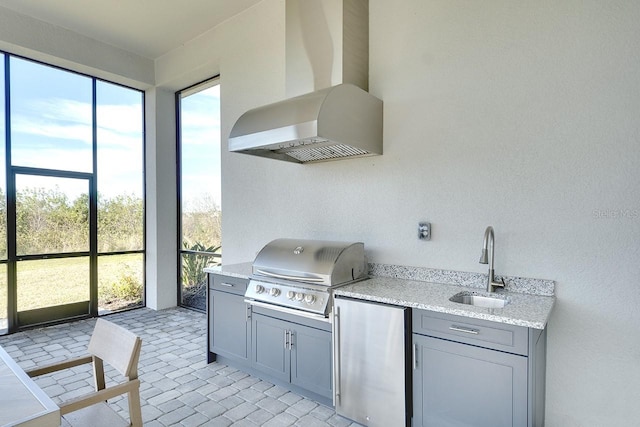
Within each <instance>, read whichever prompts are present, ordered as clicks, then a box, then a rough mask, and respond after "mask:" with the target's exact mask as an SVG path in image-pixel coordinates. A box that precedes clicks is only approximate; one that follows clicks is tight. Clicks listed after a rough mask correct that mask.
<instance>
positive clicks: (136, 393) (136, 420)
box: [128, 387, 142, 427]
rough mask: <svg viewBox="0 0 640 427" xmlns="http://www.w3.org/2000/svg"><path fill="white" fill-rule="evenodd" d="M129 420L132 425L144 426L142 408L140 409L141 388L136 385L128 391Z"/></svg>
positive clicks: (133, 426)
mask: <svg viewBox="0 0 640 427" xmlns="http://www.w3.org/2000/svg"><path fill="white" fill-rule="evenodd" d="M128 397H129V420H130V421H131V425H132V427H142V410H141V409H140V389H139V388H138V387H136V388H135V389H133V390H131V391H130V392H129V393H128Z"/></svg>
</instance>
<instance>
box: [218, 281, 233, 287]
mask: <svg viewBox="0 0 640 427" xmlns="http://www.w3.org/2000/svg"><path fill="white" fill-rule="evenodd" d="M220 286H226V287H227V288H233V285H232V284H231V283H224V282H220Z"/></svg>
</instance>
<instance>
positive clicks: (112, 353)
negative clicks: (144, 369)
mask: <svg viewBox="0 0 640 427" xmlns="http://www.w3.org/2000/svg"><path fill="white" fill-rule="evenodd" d="M141 346H142V339H141V338H140V337H138V336H137V335H136V334H134V333H133V332H130V331H128V330H126V329H125V328H123V327H122V326H118V325H116V324H115V323H111V322H109V321H107V320H104V319H98V320H97V321H96V327H95V329H94V330H93V335H91V340H90V341H89V354H91V355H92V356H95V357H98V358H100V359H102V360H104V361H105V362H107V363H108V364H109V365H111V366H113V367H114V368H115V369H116V370H117V371H118V372H120V373H121V374H122V375H124V376H125V377H128V378H129V379H130V380H132V379H135V378H138V359H139V358H140V347H141Z"/></svg>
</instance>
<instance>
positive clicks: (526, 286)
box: [369, 263, 555, 296]
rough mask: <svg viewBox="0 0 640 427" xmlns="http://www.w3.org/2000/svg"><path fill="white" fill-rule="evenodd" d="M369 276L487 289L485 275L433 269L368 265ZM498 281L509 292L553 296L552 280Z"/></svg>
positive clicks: (515, 278)
mask: <svg viewBox="0 0 640 427" xmlns="http://www.w3.org/2000/svg"><path fill="white" fill-rule="evenodd" d="M369 275H370V276H375V277H393V278H396V279H408V280H419V281H421V282H430V283H445V284H448V285H460V286H468V287H470V288H478V289H486V287H487V275H486V274H481V273H468V272H464V271H450V270H437V269H435V268H425V267H408V266H404V265H390V264H373V263H370V264H369ZM500 279H504V283H505V289H506V290H507V291H509V292H520V293H524V294H533V295H546V296H552V295H554V291H555V282H554V281H553V280H544V279H529V278H526V277H510V276H496V280H498V281H499V280H500Z"/></svg>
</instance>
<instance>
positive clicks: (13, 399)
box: [0, 347, 60, 427]
mask: <svg viewBox="0 0 640 427" xmlns="http://www.w3.org/2000/svg"><path fill="white" fill-rule="evenodd" d="M59 425H60V408H59V407H58V405H56V404H55V403H54V402H53V400H51V399H50V398H49V397H48V396H47V395H46V394H45V393H44V392H43V391H42V390H41V389H40V387H38V385H37V384H36V383H35V382H33V380H32V379H31V378H29V376H28V375H27V374H26V373H25V372H24V371H23V370H22V368H20V366H18V364H17V363H16V362H15V361H14V360H13V359H12V358H11V356H9V354H7V352H6V351H5V350H4V349H3V348H2V347H0V426H1V427H6V426H23V427H27V426H28V427H47V426H59Z"/></svg>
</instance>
